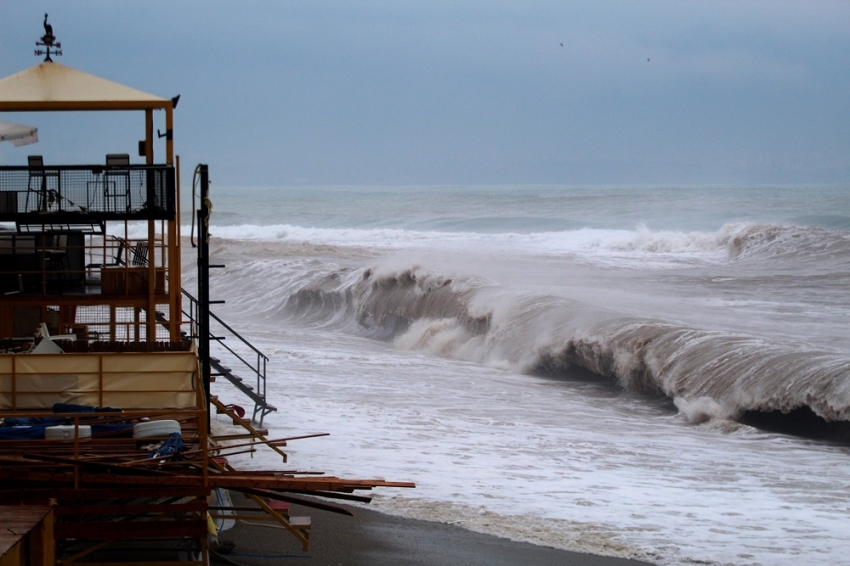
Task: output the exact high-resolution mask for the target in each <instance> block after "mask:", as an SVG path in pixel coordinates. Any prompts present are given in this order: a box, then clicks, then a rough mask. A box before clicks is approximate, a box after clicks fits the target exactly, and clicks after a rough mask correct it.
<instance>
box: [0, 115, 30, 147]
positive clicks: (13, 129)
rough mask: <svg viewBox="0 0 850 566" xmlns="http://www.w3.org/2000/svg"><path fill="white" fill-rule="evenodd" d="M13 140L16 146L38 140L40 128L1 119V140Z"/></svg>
mask: <svg viewBox="0 0 850 566" xmlns="http://www.w3.org/2000/svg"><path fill="white" fill-rule="evenodd" d="M4 141H7V142H11V143H13V144H14V145H15V146H16V147H19V146H22V145H28V144H31V143H35V142H37V141H38V128H33V127H32V126H24V125H22V124H14V123H12V122H4V121H3V120H0V142H4Z"/></svg>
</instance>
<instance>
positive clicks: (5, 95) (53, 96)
mask: <svg viewBox="0 0 850 566" xmlns="http://www.w3.org/2000/svg"><path fill="white" fill-rule="evenodd" d="M171 107H172V102H171V100H169V99H167V98H161V97H159V96H154V95H153V94H148V93H146V92H142V91H141V90H136V89H134V88H131V87H128V86H124V85H122V84H118V83H115V82H112V81H110V80H107V79H102V78H100V77H97V76H95V75H92V74H89V73H85V72H83V71H78V70H77V69H73V68H71V67H66V66H65V65H61V64H59V63H54V62H52V61H51V62H45V63H41V64H40V65H36V66H34V67H30V68H29V69H26V70H23V71H21V72H19V73H15V74H14V75H9V76H8V77H5V78H3V79H0V111H11V112H22V111H23V112H25V111H29V110H142V109H156V108H171Z"/></svg>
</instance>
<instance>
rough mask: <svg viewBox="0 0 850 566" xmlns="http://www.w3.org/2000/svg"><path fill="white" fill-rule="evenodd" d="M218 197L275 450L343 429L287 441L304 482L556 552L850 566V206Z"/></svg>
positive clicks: (217, 283)
mask: <svg viewBox="0 0 850 566" xmlns="http://www.w3.org/2000/svg"><path fill="white" fill-rule="evenodd" d="M212 201H213V205H214V210H213V217H212V229H211V231H212V234H213V239H212V253H213V258H214V261H215V262H216V263H225V264H226V265H227V267H226V269H223V270H217V271H216V272H215V273H214V277H213V295H214V297H213V298H223V299H226V300H227V304H226V305H221V306H217V307H216V308H215V312H216V313H217V314H219V315H220V316H222V317H223V318H224V319H225V320H227V322H228V323H229V324H231V325H232V326H235V327H236V328H237V329H239V330H240V332H242V333H243V334H244V335H246V336H247V337H249V338H250V339H251V340H252V341H254V343H255V344H256V345H257V346H258V347H260V348H261V349H262V350H263V351H264V352H266V353H267V354H268V355H269V356H270V357H271V362H270V366H269V386H268V387H269V398H270V401H271V402H272V404H274V405H276V406H277V407H278V408H279V411H278V412H277V413H274V414H272V415H270V416H269V417H267V419H266V424H267V425H268V428H270V434H271V436H272V437H282V436H291V435H297V434H307V433H313V432H329V433H331V436H329V437H323V438H316V439H310V440H301V441H295V442H292V443H290V446H289V450H288V451H289V453H290V455H291V458H290V463H291V464H292V465H293V466H295V467H297V468H298V469H301V470H322V471H326V472H328V473H330V474H334V475H340V476H346V475H347V476H353V477H384V478H387V479H392V480H408V481H415V482H416V483H417V488H416V489H413V490H399V489H381V490H378V491H377V492H376V493H375V500H374V501H373V502H372V504H371V506H372V507H373V508H375V509H378V510H382V511H385V512H388V513H394V514H400V515H404V516H411V517H419V518H424V519H429V520H436V521H445V522H451V523H454V524H458V525H461V526H464V527H466V528H470V529H473V530H477V531H481V532H487V533H492V534H496V535H499V536H506V537H510V538H513V539H516V540H525V541H530V542H533V543H536V544H543V545H548V546H554V547H558V548H565V549H570V550H579V551H584V552H592V553H596V554H604V555H612V556H624V557H635V558H640V559H643V560H647V561H649V562H653V563H657V564H688V563H698V564H736V565H745V564H746V565H748V564H800V563H823V564H850V531H848V530H847V528H846V524H847V520H848V518H850V517H848V516H849V515H850V489H848V488H850V433H848V431H849V430H850V429H848V427H847V426H846V422H847V421H850V344H848V341H847V328H848V323H850V298H848V288H850V197H848V188H847V187H649V186H637V187H554V186H497V187H468V186H459V187H288V188H255V187H223V188H222V187H216V186H214V188H213V191H212ZM184 202H185V201H184ZM184 209H187V210H184V216H186V217H187V218H188V206H186V205H185V204H184ZM184 224H185V225H186V229H185V232H184V235H186V234H188V232H189V228H188V221H186V222H184ZM187 274H189V276H190V277H189V278H190V279H191V270H190V269H189V270H187ZM231 367H234V368H236V367H237V366H235V365H231ZM214 387H215V389H216V392H217V393H218V394H219V395H220V396H221V397H222V398H224V399H225V400H228V401H232V402H237V403H238V402H240V401H241V402H243V403H244V402H245V401H246V400H244V399H240V398H239V395H238V393H237V392H236V391H235V390H233V389H230V388H228V386H227V384H226V383H224V384H223V383H216V384H215V385H214ZM272 456H273V454H272V453H268V454H265V453H260V454H258V455H256V456H254V457H253V458H249V457H247V456H246V457H242V458H241V460H240V462H239V465H240V466H243V467H254V468H263V467H265V468H270V467H279V466H280V462H279V461H275V460H274V458H273V457H272Z"/></svg>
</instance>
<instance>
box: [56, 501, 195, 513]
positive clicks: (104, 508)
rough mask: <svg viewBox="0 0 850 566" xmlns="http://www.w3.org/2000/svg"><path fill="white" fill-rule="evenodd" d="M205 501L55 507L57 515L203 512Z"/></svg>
mask: <svg viewBox="0 0 850 566" xmlns="http://www.w3.org/2000/svg"><path fill="white" fill-rule="evenodd" d="M206 510H207V502H206V501H201V502H197V503H158V504H150V505H145V504H135V505H59V506H57V507H56V509H55V511H54V512H55V513H56V515H57V516H69V515H143V514H147V513H165V514H169V515H171V514H176V513H194V512H199V513H203V512H206Z"/></svg>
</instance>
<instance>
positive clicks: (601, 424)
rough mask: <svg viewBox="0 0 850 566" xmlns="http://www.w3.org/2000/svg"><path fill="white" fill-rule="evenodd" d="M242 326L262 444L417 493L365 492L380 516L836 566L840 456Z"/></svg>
mask: <svg viewBox="0 0 850 566" xmlns="http://www.w3.org/2000/svg"><path fill="white" fill-rule="evenodd" d="M246 330H247V332H248V334H249V335H250V336H251V337H252V338H255V339H257V341H258V342H257V343H258V345H260V346H261V348H262V349H264V350H265V351H266V352H267V353H269V354H271V356H272V358H273V360H274V364H273V365H272V375H271V377H270V382H269V398H270V401H271V402H272V404H274V405H276V406H278V407H279V408H280V412H279V413H275V414H272V415H270V416H269V417H267V420H266V425H267V426H268V427H269V428H270V430H271V432H270V434H271V436H272V437H281V436H287V435H295V434H303V433H312V432H330V433H331V434H332V436H331V437H329V438H317V439H312V440H303V441H295V442H292V443H290V447H289V448H288V452H289V453H290V455H291V460H290V461H291V463H292V464H293V465H295V466H296V467H297V468H299V469H302V470H316V469H318V470H325V471H327V472H329V473H333V474H335V475H341V476H350V477H374V476H375V475H379V476H381V477H384V478H386V479H390V480H409V481H415V482H416V483H417V488H416V489H415V490H389V489H381V490H379V492H380V497H379V498H378V499H377V500H376V501H375V503H376V505H375V508H377V509H379V510H384V511H386V512H390V513H395V514H400V515H404V516H411V517H417V518H422V519H427V520H437V521H444V522H450V523H455V524H458V525H461V526H464V527H466V528H470V529H472V530H477V531H481V532H488V533H492V534H497V535H500V536H506V537H509V538H513V539H515V540H525V541H529V542H534V543H536V544H544V545H548V546H553V547H558V548H565V549H569V550H576V551H581V552H592V553H597V554H604V555H610V556H623V557H635V558H641V559H646V560H649V561H651V562H655V563H659V564H681V563H688V562H696V561H699V562H700V563H708V564H727V563H728V564H798V563H799V562H800V561H801V560H803V561H806V562H810V563H811V562H812V561H814V562H820V563H830V564H848V563H850V562H848V558H847V553H846V550H847V548H850V546H849V545H850V534H848V533H847V530H846V529H844V528H843V523H844V520H845V519H846V513H847V510H848V509H850V494H848V492H847V489H846V488H847V486H848V485H850V468H848V466H847V465H846V462H847V456H848V453H847V449H846V448H837V447H832V446H828V445H823V444H818V443H815V442H808V441H803V440H798V439H793V438H788V437H783V436H780V435H773V434H767V433H763V432H757V431H754V430H752V429H750V428H748V427H743V426H737V427H732V428H731V429H729V430H727V431H726V432H723V431H718V430H717V428H716V427H713V426H694V425H692V424H689V423H688V419H687V418H685V417H684V416H681V415H679V414H678V413H677V411H676V409H675V408H674V407H672V405H671V404H669V403H665V402H663V401H660V400H656V401H652V400H651V399H650V400H647V399H646V398H642V397H640V396H637V395H635V394H628V393H623V392H620V391H617V390H616V389H612V388H608V387H604V386H598V385H593V384H588V383H584V382H574V381H564V380H547V379H539V378H532V377H529V376H518V375H514V374H511V373H508V372H501V371H497V370H492V369H488V368H484V367H482V366H480V365H477V364H469V363H459V362H456V361H451V360H445V359H441V358H437V357H433V356H430V355H428V354H424V353H421V354H420V353H415V352H409V351H399V350H397V349H395V348H394V347H392V346H391V345H388V344H385V343H378V342H373V341H369V340H365V339H360V338H356V337H352V336H345V335H339V334H331V333H326V332H320V331H315V330H314V331H309V330H305V329H303V328H298V329H294V328H287V327H284V326H280V325H279V324H278V323H271V321H269V322H268V323H259V322H255V323H253V324H252V325H250V328H247V329H246ZM215 387H216V390H217V391H218V392H219V393H220V394H221V395H225V394H226V393H225V392H226V391H227V389H226V386H225V385H223V384H222V385H219V384H216V385H215ZM229 395H230V396H232V390H231V392H230V393H229ZM228 400H229V399H228ZM271 459H273V455H272V454H271V453H268V454H266V455H264V456H257V457H255V458H254V459H250V458H247V457H245V458H240V459H239V464H238V465H239V466H240V467H255V468H259V467H272V466H274V465H276V464H274V463H273V462H272V460H271ZM813 470H817V471H816V473H813Z"/></svg>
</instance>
